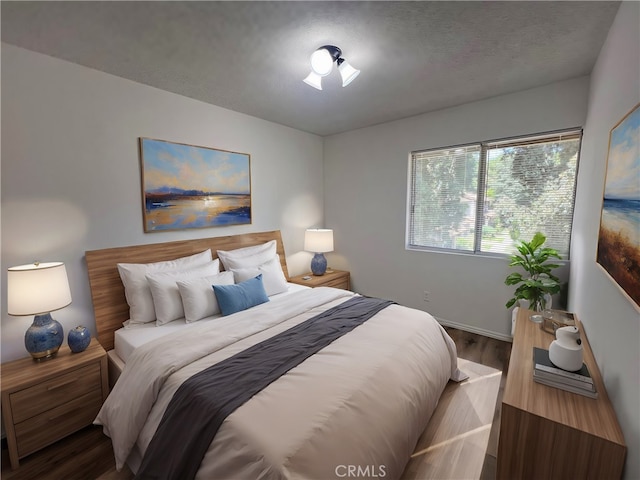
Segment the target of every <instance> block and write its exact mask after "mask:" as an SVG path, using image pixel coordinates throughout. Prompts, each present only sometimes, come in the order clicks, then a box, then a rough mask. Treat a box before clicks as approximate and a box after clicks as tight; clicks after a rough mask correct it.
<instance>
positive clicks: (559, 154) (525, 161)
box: [407, 130, 582, 259]
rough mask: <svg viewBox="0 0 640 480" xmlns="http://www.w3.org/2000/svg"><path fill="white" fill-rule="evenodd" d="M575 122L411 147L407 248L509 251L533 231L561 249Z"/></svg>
mask: <svg viewBox="0 0 640 480" xmlns="http://www.w3.org/2000/svg"><path fill="white" fill-rule="evenodd" d="M581 138H582V131H581V130H571V131H564V132H554V133H549V134H540V135H536V136H528V137H520V138H512V139H509V140H496V141H486V142H481V143H475V144H470V145H461V146H455V147H449V148H440V149H435V150H425V151H418V152H412V153H411V157H410V161H409V183H410V185H409V195H408V196H409V208H408V225H407V248H410V249H412V248H415V249H446V250H455V251H461V252H469V253H489V254H496V253H497V254H511V253H513V252H514V251H515V246H516V245H517V243H518V241H519V240H521V239H522V240H529V239H530V238H531V237H533V234H534V233H535V232H537V231H540V232H542V233H544V234H545V235H546V236H547V244H546V245H547V246H549V247H552V248H555V249H557V250H558V251H559V252H560V254H561V255H562V257H563V258H564V259H567V258H568V257H569V244H570V239H571V223H572V220H573V205H574V198H575V184H576V174H577V169H578V156H579V152H580V140H581Z"/></svg>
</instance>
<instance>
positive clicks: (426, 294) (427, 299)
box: [422, 290, 430, 303]
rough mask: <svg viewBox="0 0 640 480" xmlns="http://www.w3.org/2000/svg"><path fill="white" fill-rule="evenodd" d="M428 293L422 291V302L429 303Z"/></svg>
mask: <svg viewBox="0 0 640 480" xmlns="http://www.w3.org/2000/svg"><path fill="white" fill-rule="evenodd" d="M429 295H430V294H429V292H427V291H426V290H425V291H424V297H422V300H423V301H425V302H427V303H429Z"/></svg>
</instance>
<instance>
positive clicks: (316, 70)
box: [304, 45, 360, 90]
mask: <svg viewBox="0 0 640 480" xmlns="http://www.w3.org/2000/svg"><path fill="white" fill-rule="evenodd" d="M334 62H336V63H337V64H338V71H339V72H340V76H341V77H342V86H343V87H346V86H347V85H349V84H350V83H351V82H352V81H353V80H354V79H355V78H356V77H357V76H358V75H359V74H360V70H357V69H355V68H353V67H352V66H351V64H349V62H347V61H346V60H345V59H344V58H342V50H340V49H339V48H338V47H336V46H335V45H323V46H322V47H320V48H318V49H317V50H316V51H315V52H313V53H312V54H311V73H310V74H309V75H308V76H307V78H305V79H304V83H306V84H307V85H311V86H312V87H313V88H316V89H318V90H322V77H326V76H327V75H329V74H330V73H331V70H332V69H333V63H334Z"/></svg>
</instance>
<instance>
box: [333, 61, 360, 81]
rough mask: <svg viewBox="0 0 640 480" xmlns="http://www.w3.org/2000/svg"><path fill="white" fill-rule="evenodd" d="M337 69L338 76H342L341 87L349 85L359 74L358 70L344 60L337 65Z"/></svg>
mask: <svg viewBox="0 0 640 480" xmlns="http://www.w3.org/2000/svg"><path fill="white" fill-rule="evenodd" d="M338 71H339V72H340V76H341V77H342V86H343V87H346V86H347V85H349V84H350V83H351V82H353V81H354V80H355V79H356V77H357V76H358V75H360V70H357V69H355V68H353V67H352V66H351V64H350V63H349V62H347V61H346V60H345V61H343V62H342V63H341V64H340V65H339V66H338Z"/></svg>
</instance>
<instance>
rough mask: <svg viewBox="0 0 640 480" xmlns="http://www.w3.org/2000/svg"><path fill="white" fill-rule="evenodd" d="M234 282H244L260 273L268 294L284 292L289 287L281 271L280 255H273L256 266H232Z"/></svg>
mask: <svg viewBox="0 0 640 480" xmlns="http://www.w3.org/2000/svg"><path fill="white" fill-rule="evenodd" d="M231 271H232V272H233V276H234V278H235V281H236V283H240V282H244V281H245V280H249V279H250V278H253V277H256V276H258V275H259V274H262V283H263V285H264V289H265V291H266V292H267V295H268V296H271V295H275V294H276V293H282V292H286V291H287V290H288V289H289V286H288V285H287V278H286V277H285V276H284V272H283V271H282V265H281V264H280V256H279V255H275V256H274V257H273V258H272V259H271V260H269V261H268V262H266V263H263V264H262V265H259V266H257V267H248V268H232V269H231Z"/></svg>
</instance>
